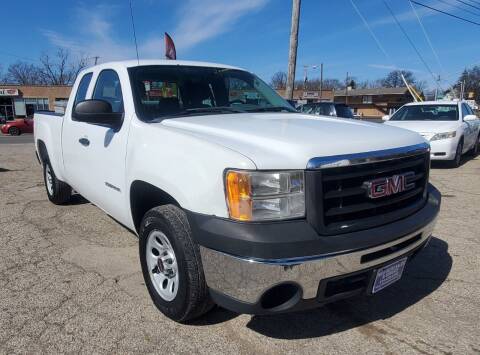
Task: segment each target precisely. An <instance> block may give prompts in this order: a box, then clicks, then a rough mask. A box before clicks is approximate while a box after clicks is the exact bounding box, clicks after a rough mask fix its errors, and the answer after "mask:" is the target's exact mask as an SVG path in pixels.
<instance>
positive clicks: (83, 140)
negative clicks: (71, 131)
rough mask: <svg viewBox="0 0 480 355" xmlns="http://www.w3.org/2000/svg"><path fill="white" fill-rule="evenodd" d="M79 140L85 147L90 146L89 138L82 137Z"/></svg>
mask: <svg viewBox="0 0 480 355" xmlns="http://www.w3.org/2000/svg"><path fill="white" fill-rule="evenodd" d="M78 141H79V142H80V144H81V145H83V146H84V147H88V146H89V145H90V141H89V140H88V139H87V138H80V139H79V140H78Z"/></svg>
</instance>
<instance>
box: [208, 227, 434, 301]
mask: <svg viewBox="0 0 480 355" xmlns="http://www.w3.org/2000/svg"><path fill="white" fill-rule="evenodd" d="M435 222H436V218H435V219H433V220H432V221H431V222H430V223H428V224H427V225H425V226H424V227H422V228H420V229H418V230H416V231H415V232H413V233H411V234H408V235H406V236H404V237H402V238H399V239H396V240H395V241H392V242H390V243H385V244H382V245H378V246H376V247H372V248H369V249H364V250H361V251H356V252H351V253H348V252H346V253H337V254H329V255H318V256H309V257H301V258H290V259H248V258H239V257H236V256H233V255H228V254H225V253H222V252H218V251H215V250H212V249H208V248H205V247H202V246H201V247H200V252H201V257H202V264H203V269H204V272H205V277H206V281H207V285H208V287H209V288H210V289H212V290H214V291H217V292H220V293H222V294H224V295H227V296H229V297H231V298H233V299H235V300H237V301H241V302H244V303H249V304H255V303H257V302H258V301H259V299H260V297H261V296H262V295H263V294H264V292H265V291H267V290H268V289H270V288H271V287H273V286H275V285H277V284H279V283H284V282H294V283H296V284H298V285H299V286H300V287H301V289H302V298H303V299H312V298H315V297H316V296H317V290H318V286H319V284H320V281H321V280H323V279H327V278H330V277H334V276H340V275H346V274H350V273H352V272H356V271H360V270H363V269H368V268H371V267H374V266H376V265H380V264H383V263H385V262H388V261H389V260H393V259H395V258H397V257H400V256H402V255H404V254H408V253H409V252H410V251H412V250H413V249H415V248H417V247H418V246H420V245H421V244H422V243H424V242H425V241H426V240H427V239H428V238H429V237H430V236H431V234H432V231H433V228H434V226H435ZM415 236H419V239H416V240H415V242H413V243H411V244H409V245H408V246H406V247H404V248H399V249H398V250H396V251H394V252H392V253H389V254H388V255H387V256H384V257H379V258H375V259H374V260H372V261H369V262H362V261H361V260H362V256H365V255H369V254H371V253H374V252H377V251H380V250H383V249H387V248H389V247H394V246H396V245H398V244H401V243H402V242H405V241H407V240H409V239H410V238H413V237H415Z"/></svg>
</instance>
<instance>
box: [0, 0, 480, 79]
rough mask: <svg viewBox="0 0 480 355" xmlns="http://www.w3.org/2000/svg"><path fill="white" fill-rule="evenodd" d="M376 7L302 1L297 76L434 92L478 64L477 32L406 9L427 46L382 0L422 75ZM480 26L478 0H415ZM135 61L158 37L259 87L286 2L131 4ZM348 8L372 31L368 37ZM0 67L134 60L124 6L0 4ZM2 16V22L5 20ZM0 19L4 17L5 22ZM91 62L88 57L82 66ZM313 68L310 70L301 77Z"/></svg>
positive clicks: (397, 0) (147, 54) (351, 1)
mask: <svg viewBox="0 0 480 355" xmlns="http://www.w3.org/2000/svg"><path fill="white" fill-rule="evenodd" d="M383 1H384V0H303V1H302V4H301V16H300V31H299V45H298V57H297V78H303V75H304V65H310V66H313V65H318V64H320V63H323V64H324V77H325V78H338V79H341V80H344V78H345V77H346V73H347V72H349V73H350V75H351V76H353V77H355V78H356V79H357V80H359V81H362V80H375V79H378V78H381V77H383V76H385V75H386V74H387V73H388V72H389V71H391V70H392V69H396V68H400V69H405V70H411V71H412V72H414V74H415V76H416V77H417V78H418V79H419V80H425V81H427V82H428V84H429V86H430V87H433V86H434V80H433V77H432V74H433V76H437V75H440V78H441V85H442V87H444V88H445V87H447V86H448V85H449V84H451V83H452V82H453V81H455V80H456V79H457V78H458V75H459V73H460V72H461V71H462V70H463V69H464V68H465V67H470V66H472V65H474V64H480V50H479V49H480V41H478V38H479V34H480V26H476V25H473V24H470V23H466V22H463V21H460V20H458V19H455V18H451V17H448V16H446V15H444V14H440V13H437V12H434V11H431V10H429V9H426V8H422V7H419V6H417V5H413V6H415V9H416V11H417V14H418V16H419V18H420V21H421V24H423V26H424V29H425V32H426V34H427V35H428V38H429V39H430V41H431V44H432V47H433V50H434V52H433V51H432V49H431V48H430V46H429V43H428V39H427V38H426V37H425V34H424V32H423V30H422V27H421V25H420V23H419V21H418V19H417V16H416V15H415V12H414V11H413V10H412V6H411V4H410V3H409V1H408V0H385V1H387V3H388V5H389V6H390V8H391V9H392V11H393V13H394V14H395V15H396V16H397V18H398V20H399V21H400V23H401V25H402V26H403V27H404V29H405V31H406V32H407V33H408V35H409V36H410V37H411V39H412V41H413V43H414V45H415V46H416V47H417V49H418V51H419V52H420V55H421V56H422V57H423V58H424V60H425V62H426V63H427V66H428V68H427V67H426V66H425V65H424V64H423V63H422V60H421V59H420V58H419V56H418V55H417V54H416V52H415V50H414V49H413V48H412V46H411V44H410V43H409V42H408V40H407V39H406V38H405V37H404V35H403V34H402V32H401V30H400V29H399V27H398V26H397V24H396V23H395V21H394V19H393V17H392V16H391V14H390V13H389V11H388V9H387V7H386V6H385V4H384V2H383ZM418 1H419V2H422V3H424V4H427V5H429V6H432V7H436V8H438V9H441V10H443V11H447V12H451V13H453V14H456V15H458V16H462V17H465V18H468V19H470V20H473V21H478V22H480V1H475V0H463V1H464V2H468V3H470V4H471V5H472V6H467V5H465V4H464V3H462V2H460V1H457V0H418ZM132 5H133V14H134V19H135V26H136V34H137V42H138V49H139V55H140V57H141V58H163V57H164V51H165V48H164V40H163V33H164V32H168V33H169V34H170V35H171V36H172V38H173V40H174V42H175V45H176V47H177V58H178V59H186V60H201V61H209V62H217V63H224V64H230V65H236V66H239V67H242V68H245V69H247V70H249V71H251V72H254V73H256V74H257V75H259V76H260V77H261V78H262V79H264V80H265V81H267V82H269V81H270V78H271V76H272V75H273V74H274V73H275V72H277V71H286V70H287V65H288V50H289V35H290V23H291V6H292V2H291V1H290V0H236V1H234V0H230V1H229V0H176V1H175V0H132ZM355 6H356V8H357V9H358V11H359V12H360V13H361V15H362V16H363V17H364V18H365V21H366V23H367V24H368V26H369V27H370V29H371V31H372V32H373V33H374V36H375V37H376V39H377V40H378V43H377V41H376V40H375V39H374V37H373V36H372V35H371V33H370V32H369V30H368V28H367V27H366V25H365V23H364V22H363V21H362V18H361V17H360V16H359V14H358V13H357V12H356V10H355ZM2 13H3V16H2V26H1V28H2V36H1V41H0V43H1V45H0V66H1V67H3V70H4V71H5V69H6V68H7V67H8V65H9V64H11V63H13V62H15V61H18V60H24V61H29V62H34V61H36V60H38V58H39V56H40V55H41V54H42V53H53V52H54V51H55V49H56V48H57V47H63V48H67V49H69V50H70V51H71V53H72V55H73V56H81V55H83V56H88V57H94V56H99V57H100V59H99V61H100V62H105V61H110V60H122V59H132V58H135V45H134V41H133V34H132V25H131V19H130V6H129V1H128V0H117V1H107V0H83V1H76V0H68V1H66V0H63V1H60V0H44V1H42V2H41V4H40V3H39V2H38V0H22V1H12V0H5V1H2ZM7 14H9V15H7ZM6 15H7V16H6ZM92 62H93V59H92ZM318 76H319V71H318V70H315V69H310V70H309V73H308V77H309V78H310V79H312V78H316V77H318Z"/></svg>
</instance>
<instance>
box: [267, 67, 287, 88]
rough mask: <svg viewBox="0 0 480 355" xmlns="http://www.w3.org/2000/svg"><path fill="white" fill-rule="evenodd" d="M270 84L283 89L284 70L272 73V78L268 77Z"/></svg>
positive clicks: (285, 84)
mask: <svg viewBox="0 0 480 355" xmlns="http://www.w3.org/2000/svg"><path fill="white" fill-rule="evenodd" d="M270 85H271V86H272V87H273V88H274V89H285V88H286V86H287V73H285V72H284V71H277V72H276V73H275V74H273V75H272V79H270Z"/></svg>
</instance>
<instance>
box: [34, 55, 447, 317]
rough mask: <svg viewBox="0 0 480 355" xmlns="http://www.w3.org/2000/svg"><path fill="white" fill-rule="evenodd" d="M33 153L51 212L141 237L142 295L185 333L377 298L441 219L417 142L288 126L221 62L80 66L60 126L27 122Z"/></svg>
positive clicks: (259, 86)
mask: <svg viewBox="0 0 480 355" xmlns="http://www.w3.org/2000/svg"><path fill="white" fill-rule="evenodd" d="M35 145H36V151H37V155H38V158H39V161H40V162H41V164H42V166H43V171H44V177H45V185H46V192H47V195H48V198H49V199H50V201H52V202H53V203H56V204H63V203H68V200H69V198H70V196H71V193H72V190H75V191H76V192H78V193H80V194H81V195H83V196H84V197H85V198H86V199H88V200H89V201H91V202H92V203H93V204H95V205H96V206H98V207H99V208H101V209H102V210H104V211H105V212H106V213H108V214H109V215H110V216H112V217H113V218H114V219H116V220H117V221H119V222H120V223H121V224H123V225H124V226H126V227H127V228H129V229H130V230H131V231H132V232H134V233H135V234H137V235H138V237H139V251H140V262H141V266H142V272H143V276H144V278H145V283H146V286H147V288H148V291H149V293H150V295H151V298H152V300H153V302H154V303H155V305H156V306H157V307H158V308H159V309H160V311H162V312H163V313H164V314H165V315H167V316H168V317H170V318H172V319H174V320H176V321H179V322H186V321H188V320H190V319H192V318H194V317H198V316H200V315H202V314H204V313H205V312H207V311H208V310H209V309H210V308H211V307H212V306H213V305H214V304H218V305H220V306H223V307H225V308H228V309H231V310H234V311H236V312H240V313H249V314H273V313H278V312H286V311H293V310H300V309H306V308H309V307H317V306H319V305H322V304H325V303H328V302H331V301H335V300H338V299H341V298H345V297H350V296H354V295H358V294H361V293H367V294H375V293H377V292H379V291H380V290H382V289H383V288H385V287H387V286H389V285H390V284H392V283H393V282H395V281H397V280H398V279H399V278H400V277H401V276H402V272H403V270H404V267H405V265H406V262H407V261H408V260H410V259H411V258H412V257H413V256H415V255H416V254H417V253H418V252H419V251H420V249H422V248H423V247H424V246H426V245H427V243H428V241H429V239H430V237H431V234H432V230H433V227H434V224H435V221H436V218H437V215H438V211H439V208H440V193H439V192H438V190H436V189H435V188H434V187H433V186H432V185H431V184H429V182H428V176H429V165H430V153H429V145H428V143H427V142H426V141H425V140H424V139H423V138H422V137H421V136H420V135H418V134H416V133H413V132H410V131H407V130H403V129H398V128H395V127H389V126H385V125H379V124H374V123H364V122H359V121H357V120H348V119H337V118H331V117H323V116H311V115H305V114H301V113H298V112H296V111H295V110H294V109H293V108H292V107H291V106H290V105H289V104H288V103H287V102H286V101H285V100H283V99H282V98H281V97H280V96H278V95H277V93H276V92H275V91H274V90H272V89H271V88H270V87H269V86H268V85H266V84H265V83H264V82H262V81H261V80H260V79H259V78H258V77H256V76H255V75H253V74H251V73H249V72H247V71H244V70H241V69H239V68H235V67H231V66H226V65H219V64H210V63H199V62H184V61H183V62H182V61H161V60H158V61H157V60H155V61H139V62H138V63H137V61H125V62H114V63H106V64H102V65H98V66H95V67H91V68H88V69H85V70H84V71H82V72H81V73H80V74H79V76H78V78H77V80H76V82H75V85H74V86H73V91H72V94H71V97H70V99H69V101H68V105H67V107H66V111H65V115H63V116H61V115H56V114H53V113H52V114H36V115H35ZM379 297H382V296H381V294H380V295H379Z"/></svg>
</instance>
